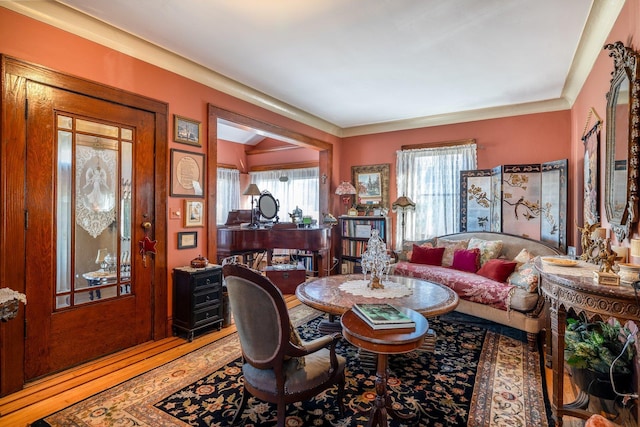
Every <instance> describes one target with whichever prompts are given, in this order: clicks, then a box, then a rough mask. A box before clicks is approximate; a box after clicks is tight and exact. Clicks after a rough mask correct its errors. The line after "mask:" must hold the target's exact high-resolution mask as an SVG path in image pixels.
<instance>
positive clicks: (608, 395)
mask: <svg viewBox="0 0 640 427" xmlns="http://www.w3.org/2000/svg"><path fill="white" fill-rule="evenodd" d="M630 336H632V333H631V331H630V330H629V329H628V328H625V327H623V326H622V325H620V322H618V321H617V320H615V319H610V320H609V321H607V322H603V321H597V322H592V323H589V322H586V321H582V320H579V319H573V318H569V319H567V328H566V331H565V351H564V359H565V361H566V363H567V365H569V367H570V368H571V373H572V376H573V380H574V382H575V384H576V385H577V386H578V387H579V388H580V389H581V390H582V391H584V392H585V393H588V394H591V395H594V396H597V397H601V398H603V399H615V397H616V393H615V391H614V390H613V388H612V386H611V376H610V371H611V365H612V364H613V381H614V386H615V390H616V391H617V392H618V393H629V392H631V390H632V386H631V372H632V366H633V365H632V363H633V358H634V354H635V351H634V346H632V345H629V344H630V343H629V344H627V341H630V339H629V337H630ZM614 361H615V363H614Z"/></svg>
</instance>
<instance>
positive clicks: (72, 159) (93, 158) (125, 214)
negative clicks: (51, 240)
mask: <svg viewBox="0 0 640 427" xmlns="http://www.w3.org/2000/svg"><path fill="white" fill-rule="evenodd" d="M57 123H58V132H57V139H58V141H57V142H58V162H57V164H58V171H57V172H58V173H57V177H56V179H57V182H56V189H57V195H56V225H57V237H56V240H57V260H56V265H57V275H56V279H57V282H56V295H55V298H54V299H55V307H56V309H64V308H68V307H73V306H77V305H81V304H87V303H91V302H98V301H100V300H106V299H113V298H118V297H120V296H123V295H129V294H131V293H132V291H133V289H132V285H131V280H130V278H131V197H132V188H133V186H132V179H133V176H132V173H133V171H132V169H133V168H132V165H133V147H132V144H133V142H132V139H133V132H132V130H131V129H123V128H119V127H117V126H113V125H108V124H103V123H99V122H95V121H89V120H86V119H80V118H77V117H69V116H66V115H60V116H58V120H57ZM71 242H72V243H73V244H71ZM71 272H73V274H72V273H71Z"/></svg>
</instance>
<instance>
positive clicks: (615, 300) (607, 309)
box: [535, 258, 640, 426]
mask: <svg viewBox="0 0 640 427" xmlns="http://www.w3.org/2000/svg"><path fill="white" fill-rule="evenodd" d="M535 266H536V268H537V269H538V271H539V272H540V279H541V280H540V291H541V292H542V295H544V297H545V299H546V301H547V303H548V307H549V325H548V330H547V349H546V356H547V366H549V364H550V365H551V368H552V370H553V376H552V386H551V396H550V397H549V400H550V401H551V407H552V410H553V418H554V420H555V421H556V425H558V426H562V417H563V416H569V417H577V418H583V419H585V420H586V419H588V418H589V417H590V416H591V415H592V413H591V412H590V411H589V410H588V408H587V409H584V408H585V407H586V405H587V404H588V403H589V397H588V395H586V394H585V393H584V392H581V393H580V395H579V396H578V398H577V399H576V401H575V402H572V403H565V402H564V386H565V383H564V377H565V360H564V347H565V346H564V335H565V328H566V322H567V316H568V314H569V313H572V314H573V315H575V316H578V317H580V318H585V319H587V320H588V321H593V320H598V319H600V320H604V321H606V320H608V319H609V318H615V319H618V321H620V322H621V323H622V324H624V323H626V322H627V321H631V322H634V323H635V324H636V325H638V324H640V306H639V305H638V299H637V295H636V291H635V289H633V287H631V286H606V285H598V284H596V283H594V280H593V272H594V271H597V270H598V266H596V265H595V264H588V263H586V262H581V263H580V265H579V266H578V267H574V268H566V267H555V266H547V265H545V264H543V263H542V262H541V261H540V259H539V258H536V261H535ZM549 329H550V332H551V333H549ZM636 358H637V355H636ZM549 359H550V360H549ZM636 363H637V362H636ZM634 381H636V382H635V384H634V388H635V390H636V391H637V390H638V389H639V388H640V381H638V380H634ZM618 399H620V398H618ZM636 406H637V405H636ZM629 411H632V412H633V414H632V415H633V416H635V418H636V420H637V419H639V418H640V408H633V405H630V409H629ZM625 425H626V424H625ZM634 425H637V424H634Z"/></svg>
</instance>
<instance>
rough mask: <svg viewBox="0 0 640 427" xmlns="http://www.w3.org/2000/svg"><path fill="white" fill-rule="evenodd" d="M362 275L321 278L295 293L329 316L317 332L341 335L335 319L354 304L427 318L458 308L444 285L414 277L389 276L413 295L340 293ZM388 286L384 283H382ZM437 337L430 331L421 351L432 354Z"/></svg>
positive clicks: (304, 284) (390, 279) (453, 293)
mask: <svg viewBox="0 0 640 427" xmlns="http://www.w3.org/2000/svg"><path fill="white" fill-rule="evenodd" d="M363 277H364V276H363V275H362V274H345V275H335V276H325V277H318V278H316V279H314V280H311V281H309V282H306V283H303V284H301V285H299V286H298V288H297V289H296V296H297V297H298V299H299V300H300V301H302V303H303V304H305V305H308V306H309V307H313V308H315V309H316V310H320V311H323V312H325V313H328V314H329V320H328V321H326V320H325V321H322V322H321V323H320V325H319V326H318V330H319V331H320V332H322V333H324V334H329V333H333V332H340V331H341V330H342V327H341V326H340V322H338V321H336V316H341V315H342V314H344V313H346V312H347V311H348V310H349V309H350V308H351V307H353V304H375V303H381V302H385V303H388V304H391V305H394V306H398V307H406V308H409V309H411V310H414V311H417V312H418V313H420V314H422V315H423V316H424V317H425V318H427V319H428V318H432V317H436V316H440V315H442V314H446V313H449V312H451V311H453V310H455V308H456V307H457V306H458V302H459V299H458V295H457V294H456V293H455V292H454V291H452V290H451V289H449V288H448V287H446V286H444V285H440V284H438V283H433V282H428V281H426V280H420V279H414V278H413V277H404V276H389V278H388V280H389V281H393V282H394V283H398V284H401V285H404V286H407V287H408V288H410V289H411V291H412V292H411V295H407V296H404V297H397V298H382V299H380V298H372V297H365V296H362V295H353V294H351V293H349V292H346V291H344V290H342V289H340V285H342V284H343V283H345V282H348V281H352V280H362V279H363ZM383 283H385V280H383ZM435 341H436V336H435V333H434V332H433V331H431V330H429V332H428V333H427V337H426V338H425V340H424V344H423V346H422V350H424V351H433V348H434V346H435Z"/></svg>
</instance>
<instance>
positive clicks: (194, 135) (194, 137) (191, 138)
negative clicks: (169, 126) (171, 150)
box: [173, 114, 202, 147]
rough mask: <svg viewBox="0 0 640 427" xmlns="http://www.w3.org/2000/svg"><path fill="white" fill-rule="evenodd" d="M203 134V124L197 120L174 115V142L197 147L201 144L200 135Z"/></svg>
mask: <svg viewBox="0 0 640 427" xmlns="http://www.w3.org/2000/svg"><path fill="white" fill-rule="evenodd" d="M201 133H202V123H200V122H199V121H197V120H193V119H188V118H186V117H182V116H178V115H177V114H174V115H173V140H174V141H176V142H181V143H183V144H189V145H197V146H198V147H200V146H201V144H200V134H201Z"/></svg>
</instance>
